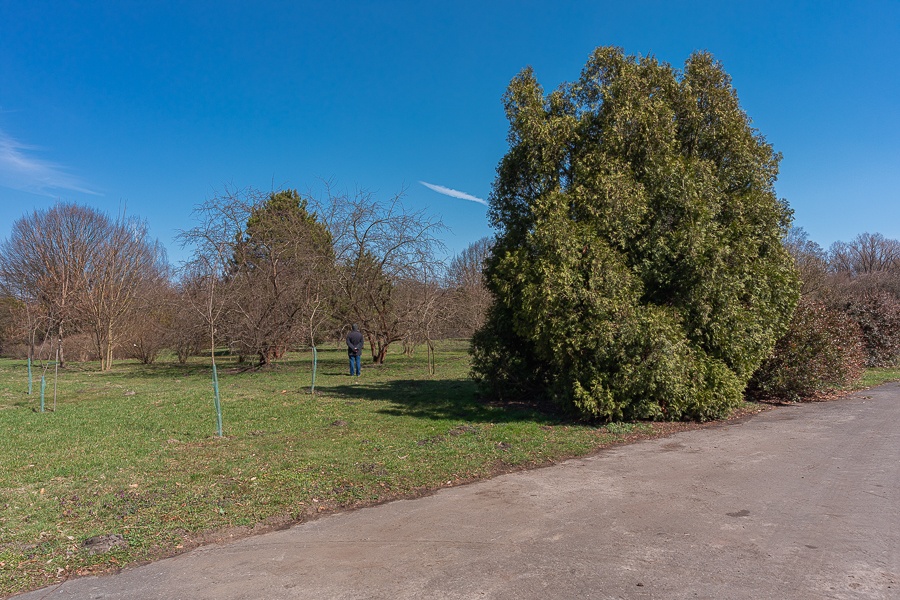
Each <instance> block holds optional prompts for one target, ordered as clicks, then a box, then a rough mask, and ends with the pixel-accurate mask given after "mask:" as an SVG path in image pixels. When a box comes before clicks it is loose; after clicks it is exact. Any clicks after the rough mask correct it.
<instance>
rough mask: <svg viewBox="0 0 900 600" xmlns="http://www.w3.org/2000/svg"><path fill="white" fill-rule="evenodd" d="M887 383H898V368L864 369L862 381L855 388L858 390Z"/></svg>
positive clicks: (899, 378)
mask: <svg viewBox="0 0 900 600" xmlns="http://www.w3.org/2000/svg"><path fill="white" fill-rule="evenodd" d="M889 381H900V367H875V368H871V369H866V371H865V373H863V376H862V379H860V380H859V383H858V385H857V386H856V387H857V388H859V389H863V388H870V387H874V386H876V385H881V384H882V383H887V382H889Z"/></svg>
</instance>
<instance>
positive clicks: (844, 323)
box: [749, 297, 866, 400]
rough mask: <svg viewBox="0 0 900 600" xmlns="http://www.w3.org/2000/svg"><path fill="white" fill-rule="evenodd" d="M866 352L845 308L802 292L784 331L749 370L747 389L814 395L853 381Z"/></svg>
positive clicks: (761, 394)
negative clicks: (812, 297) (755, 365)
mask: <svg viewBox="0 0 900 600" xmlns="http://www.w3.org/2000/svg"><path fill="white" fill-rule="evenodd" d="M865 358H866V354H865V350H864V348H863V338H862V335H861V333H860V330H859V327H858V326H857V325H856V323H855V322H854V321H853V320H852V319H851V318H849V317H848V316H847V315H846V314H844V313H843V312H841V311H838V310H835V309H832V308H829V307H827V306H826V305H825V304H823V303H822V302H818V301H816V300H812V299H809V298H805V297H804V298H803V299H801V300H800V302H799V303H798V305H797V309H796V310H795V311H794V316H793V318H792V319H791V324H790V327H789V328H788V331H787V333H785V334H784V336H782V338H781V339H779V340H778V342H777V343H776V344H775V350H774V351H773V352H772V355H771V356H770V357H769V358H767V359H766V360H765V361H763V364H762V365H760V367H759V369H757V371H756V373H755V374H754V375H753V378H752V379H751V381H750V386H749V391H750V393H751V395H752V396H754V397H758V398H781V399H786V400H799V399H803V398H811V397H815V396H816V395H817V394H820V393H822V392H826V391H830V390H834V389H841V388H846V387H847V386H849V385H851V384H852V383H854V382H855V381H857V380H858V379H859V377H860V375H862V372H863V365H864V363H865Z"/></svg>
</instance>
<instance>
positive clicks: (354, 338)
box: [347, 325, 363, 377]
mask: <svg viewBox="0 0 900 600" xmlns="http://www.w3.org/2000/svg"><path fill="white" fill-rule="evenodd" d="M362 349H363V334H361V333H360V332H359V327H357V326H356V325H353V326H352V327H351V328H350V333H349V334H347V355H348V356H349V357H350V375H356V376H357V377H359V362H360V357H361V356H362Z"/></svg>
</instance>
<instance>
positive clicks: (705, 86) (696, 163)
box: [473, 48, 798, 419]
mask: <svg viewBox="0 0 900 600" xmlns="http://www.w3.org/2000/svg"><path fill="white" fill-rule="evenodd" d="M504 103H505V107H506V113H507V116H508V119H509V122H510V130H509V143H510V149H509V152H508V153H507V154H506V156H505V157H504V158H503V159H502V161H501V163H500V165H499V167H498V176H497V179H496V181H495V184H494V189H493V192H492V195H491V209H490V215H491V219H492V224H493V226H494V227H495V228H496V229H497V230H498V236H497V241H496V244H495V246H494V249H493V253H492V255H491V257H490V259H489V261H488V264H487V267H486V283H487V286H488V288H489V289H490V291H491V292H492V294H493V297H494V302H493V305H492V307H491V309H490V310H489V314H488V320H487V323H486V324H485V326H484V327H483V328H482V329H481V330H480V331H479V332H478V333H477V334H476V336H475V338H474V340H473V354H474V375H475V377H476V379H477V380H479V381H480V382H481V384H482V387H483V388H484V389H485V391H486V392H487V393H489V394H492V395H495V396H512V395H522V394H530V395H537V396H538V397H541V398H548V399H553V400H555V401H558V402H560V403H561V404H563V405H564V406H570V407H574V408H575V409H576V410H577V411H579V412H580V413H581V414H583V415H585V416H590V417H597V418H603V419H622V418H651V419H682V418H692V419H707V418H713V417H716V416H718V415H721V414H723V413H725V412H726V411H727V410H729V409H730V408H731V407H733V406H735V405H736V404H737V403H738V402H739V401H740V399H741V393H742V391H743V389H744V387H745V385H746V383H747V381H748V379H749V377H750V376H751V375H752V373H753V371H754V370H755V369H756V367H757V366H758V365H759V364H760V362H761V361H762V360H763V359H764V358H765V357H766V356H767V355H768V354H769V352H770V351H771V349H772V347H773V345H774V343H775V341H776V340H777V339H778V337H779V336H780V335H781V334H782V333H783V332H784V331H785V328H786V326H787V323H788V321H789V319H790V315H791V312H792V311H793V309H794V306H795V304H796V302H797V296H798V291H797V288H798V285H797V277H796V274H795V272H794V269H793V266H792V262H791V259H790V257H789V255H788V254H787V253H786V251H785V249H784V247H783V245H782V243H781V242H782V238H783V237H784V235H785V234H786V232H787V231H788V228H789V226H790V221H791V211H790V209H789V208H788V207H787V205H786V204H785V203H784V202H783V201H779V200H778V198H777V197H776V195H775V191H774V182H775V179H776V176H777V172H778V162H779V159H780V155H778V154H777V153H775V152H774V151H773V150H772V147H771V146H770V145H769V144H768V143H767V142H766V141H765V139H764V138H763V137H762V136H761V135H760V134H759V133H758V132H757V131H756V130H755V129H753V128H752V126H751V123H750V119H749V118H748V116H747V115H746V114H745V113H744V111H743V110H742V109H741V107H740V104H739V102H738V98H737V94H736V92H735V90H734V88H733V87H732V86H731V79H730V77H729V76H728V74H727V73H725V71H724V70H723V69H722V66H721V65H720V64H719V63H718V62H717V61H715V60H714V59H713V57H712V56H711V55H710V54H708V53H705V52H698V53H695V54H693V55H692V56H691V57H690V58H689V59H688V60H687V62H686V64H685V67H684V70H683V71H678V70H676V69H673V68H672V67H670V66H669V65H667V64H664V63H660V62H658V61H657V60H656V59H654V58H652V57H648V58H639V57H634V56H626V55H625V54H624V53H623V51H622V50H621V49H618V48H598V49H597V50H596V51H595V52H594V53H593V55H592V56H591V58H590V60H589V61H588V63H587V65H586V66H585V68H584V70H583V72H582V74H581V77H580V78H579V80H578V81H576V82H574V83H570V84H565V85H563V86H561V87H560V88H559V89H558V90H557V91H555V92H553V93H551V94H549V95H546V96H545V94H544V92H543V90H542V88H541V86H540V85H539V84H538V82H537V80H536V79H535V76H534V74H533V73H532V71H531V70H530V69H526V70H524V71H523V72H521V73H520V74H519V75H518V76H517V77H516V78H515V79H513V81H512V82H511V84H510V86H509V89H508V91H507V93H506V95H505V97H504Z"/></svg>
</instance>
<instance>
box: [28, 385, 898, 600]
mask: <svg viewBox="0 0 900 600" xmlns="http://www.w3.org/2000/svg"><path fill="white" fill-rule="evenodd" d="M15 598H16V600H25V599H28V600H34V599H38V598H40V599H48V600H59V599H73V598H79V599H82V598H83V599H87V598H91V599H111V598H128V599H132V600H134V599H167V600H170V599H179V598H181V599H213V598H215V599H217V600H236V599H244V598H248V599H249V598H252V599H257V598H266V599H280V598H315V599H327V598H342V599H350V598H353V599H356V598H385V599H388V598H390V599H404V598H416V599H421V598H442V599H443V598H448V599H453V598H493V599H515V600H525V599H529V598H541V599H545V598H598V599H612V598H626V599H644V598H646V599H680V598H692V599H693V598H710V599H716V600H721V599H731V598H748V599H750V598H752V599H754V600H765V599H778V600H782V599H792V600H794V599H796V600H802V599H807V598H809V599H815V600H820V599H823V598H900V385H898V384H890V385H886V386H882V387H880V388H876V389H872V390H868V391H865V392H861V393H858V394H856V395H854V396H849V397H846V398H844V399H842V400H837V401H833V402H828V403H817V404H805V405H798V406H786V407H780V408H778V409H776V410H773V411H769V412H765V413H762V414H760V415H758V416H755V417H753V418H751V419H748V420H746V421H742V422H737V423H732V424H728V425H724V426H721V427H714V428H709V429H701V430H695V431H689V432H684V433H679V434H676V435H673V436H671V437H667V438H664V439H658V440H651V441H644V442H640V443H637V444H633V445H629V446H621V447H617V448H614V449H611V450H606V451H603V452H601V453H599V454H597V455H595V456H592V457H590V458H585V459H579V460H572V461H568V462H565V463H562V464H559V465H556V466H552V467H547V468H543V469H537V470H533V471H527V472H521V473H515V474H511V475H505V476H501V477H497V478H495V479H492V480H490V481H485V482H481V483H476V484H471V485H466V486H462V487H457V488H450V489H446V490H443V491H440V492H439V493H437V494H435V495H433V496H429V497H426V498H421V499H418V500H408V501H397V502H392V503H389V504H385V505H382V506H378V507H374V508H370V509H364V510H359V511H355V512H348V513H343V514H336V515H333V516H330V517H326V518H322V519H320V520H317V521H313V522H309V523H305V524H301V525H298V526H295V527H292V528H291V529H287V530H284V531H279V532H275V533H269V534H265V535H260V536H257V537H251V538H246V539H243V540H240V541H236V542H233V543H229V544H224V545H214V546H207V547H202V548H199V549H197V550H194V551H191V552H189V553H186V554H183V555H180V556H177V557H175V558H171V559H167V560H163V561H159V562H156V563H153V564H150V565H146V566H142V567H138V568H133V569H127V570H125V571H123V572H121V573H119V574H116V575H111V576H105V577H85V578H81V579H74V580H71V581H67V582H65V583H64V584H62V585H59V586H54V587H49V588H44V589H42V590H37V591H35V592H30V593H27V594H24V595H20V596H16V597H15Z"/></svg>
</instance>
